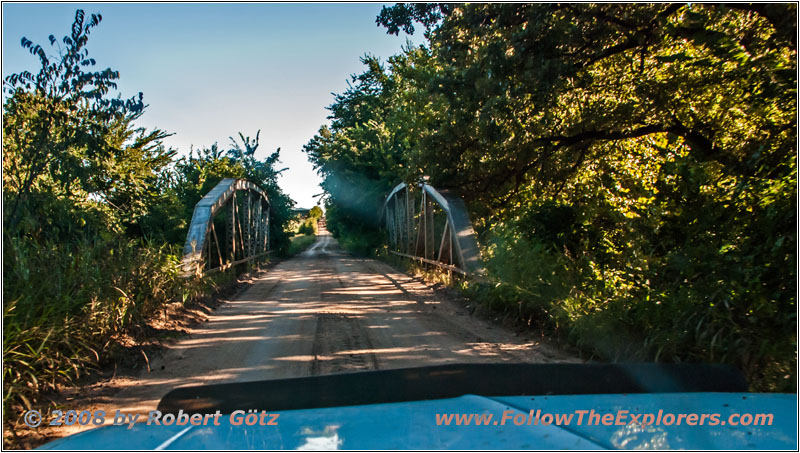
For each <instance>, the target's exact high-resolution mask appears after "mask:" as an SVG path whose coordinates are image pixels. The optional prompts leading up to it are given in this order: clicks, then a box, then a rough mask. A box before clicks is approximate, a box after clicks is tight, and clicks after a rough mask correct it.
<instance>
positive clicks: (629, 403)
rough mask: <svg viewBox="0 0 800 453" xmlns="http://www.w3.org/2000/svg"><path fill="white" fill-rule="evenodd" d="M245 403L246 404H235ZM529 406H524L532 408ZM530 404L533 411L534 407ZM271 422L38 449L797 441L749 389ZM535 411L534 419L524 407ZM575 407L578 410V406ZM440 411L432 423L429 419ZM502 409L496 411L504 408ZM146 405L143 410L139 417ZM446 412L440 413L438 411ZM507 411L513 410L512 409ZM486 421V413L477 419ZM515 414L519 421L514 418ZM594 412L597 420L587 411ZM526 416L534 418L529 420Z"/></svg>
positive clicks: (88, 438)
mask: <svg viewBox="0 0 800 453" xmlns="http://www.w3.org/2000/svg"><path fill="white" fill-rule="evenodd" d="M242 409H247V408H242ZM591 410H594V411H595V413H597V414H601V415H602V414H615V415H616V414H618V412H619V411H625V410H627V411H629V413H634V414H647V413H652V414H658V413H659V411H661V412H662V414H668V413H671V414H674V416H677V415H678V414H689V413H696V414H711V413H717V414H719V420H720V422H719V423H718V424H717V425H716V426H711V425H710V421H709V420H708V419H707V420H706V422H705V424H704V425H703V426H700V425H697V424H695V425H694V426H693V425H689V424H687V423H686V421H685V419H684V421H683V423H681V424H680V425H678V424H676V423H674V422H673V423H671V424H669V425H667V424H666V420H667V419H666V418H665V419H664V421H662V423H661V424H649V425H642V424H639V423H631V424H621V425H611V426H607V425H603V424H602V423H594V424H589V423H588V414H587V415H586V419H584V420H583V423H582V424H580V425H578V424H577V415H575V416H573V419H572V420H571V423H570V425H569V426H566V425H563V424H562V426H557V425H555V424H548V425H545V424H543V422H544V421H545V420H546V417H543V414H545V413H549V414H569V413H573V414H575V413H576V412H575V411H586V412H589V411H591ZM531 411H533V412H531ZM537 411H538V412H537ZM276 413H277V414H279V416H278V417H277V418H276V419H275V420H274V422H275V423H277V425H274V426H259V425H255V426H245V425H238V426H235V425H233V424H231V420H230V416H229V415H222V416H221V417H220V418H219V426H213V425H211V424H209V425H208V426H202V425H201V426H191V425H183V426H175V425H173V426H147V425H146V424H144V423H138V424H136V425H134V426H133V427H132V428H130V429H128V428H127V427H126V426H104V427H100V428H96V429H92V430H89V431H85V432H82V433H78V434H75V435H73V436H70V437H66V438H63V439H59V440H56V441H53V442H51V443H49V444H46V445H44V446H42V447H40V449H45V450H48V449H50V450H57V449H70V450H95V449H97V450H106V449H112V450H113V449H117V450H118V449H136V450H150V449H167V450H173V449H176V450H205V449H224V450H253V449H264V450H275V449H290V450H294V449H302V450H305V449H324V450H338V449H342V450H345V449H357V450H374V449H392V450H394V449H397V450H476V449H477V450H534V449H559V450H561V449H581V450H594V449H693V450H704V449H722V450H737V449H757V450H776V449H778V450H779V449H785V450H796V449H797V431H796V428H797V395H794V394H754V393H709V392H700V393H661V394H603V395H554V396H507V397H481V396H475V395H464V396H461V397H457V398H448V399H439V400H427V401H411V402H401V403H389V404H370V405H363V406H345V407H329V408H321V409H302V410H287V411H280V412H276ZM536 413H538V414H539V418H535V416H534V415H533V414H536ZM578 413H580V412H578ZM437 414H439V417H438V419H439V423H437ZM448 414H477V415H476V416H474V417H477V416H480V415H484V414H492V420H491V421H489V422H488V424H482V425H480V426H476V419H475V418H472V419H471V422H470V424H469V425H467V424H465V420H464V419H462V420H461V424H460V425H459V424H457V423H456V420H455V417H453V418H451V419H450V424H449V425H448V424H446V416H447V415H448ZM732 414H752V415H755V414H772V423H771V425H764V426H755V425H754V424H751V425H749V426H742V425H741V424H739V425H736V426H732V425H731V424H728V423H727V422H726V420H728V419H729V417H730V416H731V415H732ZM504 416H505V420H503V417H504ZM145 417H146V414H145V415H143V416H142V418H145ZM442 417H445V418H442ZM515 417H516V418H515ZM483 420H484V422H485V420H486V419H485V418H484V419H483ZM514 420H516V421H517V422H521V423H520V424H519V425H517V424H515V422H514ZM595 421H596V420H595ZM534 422H535V423H534Z"/></svg>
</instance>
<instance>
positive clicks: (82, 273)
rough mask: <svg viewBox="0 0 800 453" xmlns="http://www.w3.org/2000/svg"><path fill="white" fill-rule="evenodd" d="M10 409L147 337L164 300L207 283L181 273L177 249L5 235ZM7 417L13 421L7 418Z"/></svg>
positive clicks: (184, 297)
mask: <svg viewBox="0 0 800 453" xmlns="http://www.w3.org/2000/svg"><path fill="white" fill-rule="evenodd" d="M4 246H5V247H4V252H3V253H4V257H3V258H4V260H5V264H4V268H3V274H4V285H3V321H4V326H3V337H4V341H3V362H4V366H3V377H4V386H3V407H4V412H5V413H6V414H9V413H10V411H9V408H10V407H12V406H14V405H18V404H19V405H22V406H24V407H26V408H30V407H32V406H33V405H34V404H36V403H37V401H38V399H39V397H40V395H41V394H42V393H43V392H46V391H49V390H57V389H58V388H59V386H61V385H66V384H70V383H72V382H74V381H75V379H77V378H79V377H81V376H82V375H84V374H86V373H87V370H89V369H91V368H93V367H96V366H98V365H102V364H104V363H106V362H108V361H109V360H112V359H113V357H114V349H115V347H116V346H115V345H116V344H117V342H118V341H119V340H120V339H121V338H123V337H124V336H130V337H133V338H137V339H138V338H140V337H141V336H142V335H143V333H144V327H145V324H146V322H147V320H148V319H150V318H151V317H152V316H154V315H155V314H156V313H158V311H159V310H160V309H162V308H163V307H164V306H165V304H167V303H170V302H175V301H183V302H186V301H188V300H190V299H191V298H193V297H195V296H196V295H198V294H200V293H201V292H203V291H205V285H206V283H205V282H203V281H199V280H187V279H184V278H182V277H181V276H180V274H179V271H180V269H179V264H180V263H179V258H178V256H180V255H179V252H180V251H179V250H178V249H177V247H174V246H168V245H161V246H155V245H152V244H148V243H146V242H142V241H135V240H118V241H110V242H107V241H102V240H98V241H93V242H89V241H85V242H75V243H72V244H69V245H64V244H60V243H56V242H40V241H37V242H34V241H31V240H28V239H23V238H19V237H8V236H5V237H4ZM5 421H7V420H5Z"/></svg>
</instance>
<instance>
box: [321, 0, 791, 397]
mask: <svg viewBox="0 0 800 453" xmlns="http://www.w3.org/2000/svg"><path fill="white" fill-rule="evenodd" d="M795 17H796V7H795V5H789V4H784V5H777V4H775V5H749V4H738V5H722V4H709V5H705V4H469V5H444V6H442V5H436V4H408V5H406V4H400V5H396V6H393V7H389V8H384V10H383V11H382V12H381V15H380V16H379V17H378V20H377V21H378V23H379V24H382V25H384V26H386V28H387V32H388V33H395V34H396V33H399V31H401V30H402V31H406V32H413V24H414V22H415V21H416V22H419V23H421V24H422V25H423V26H424V27H425V30H426V32H425V35H426V37H427V38H428V43H427V44H425V45H421V46H417V47H409V48H407V49H404V51H403V53H402V54H400V55H396V56H393V57H391V58H389V60H388V62H387V65H386V66H383V65H382V64H381V63H380V62H378V61H377V60H375V59H373V58H365V60H364V62H365V65H366V69H365V71H364V72H363V73H362V74H360V75H357V76H354V78H353V82H354V85H351V87H350V88H349V89H348V90H347V91H346V92H345V93H344V94H342V95H338V96H336V98H335V100H334V103H333V105H332V106H331V107H330V110H331V120H332V121H331V126H330V128H323V129H322V130H321V131H320V133H319V134H318V135H317V136H316V137H314V139H312V140H311V141H310V142H309V144H308V145H307V146H306V151H307V152H308V154H309V157H310V159H311V161H312V162H313V163H314V164H315V165H316V166H317V168H318V169H319V170H320V172H321V174H322V175H323V176H324V177H325V183H324V188H325V189H326V191H327V192H328V193H329V194H330V195H329V199H328V200H329V201H328V202H329V204H330V205H329V207H328V217H329V228H330V229H331V231H333V232H334V233H338V234H339V235H342V236H344V235H347V234H349V233H348V232H351V233H356V234H359V235H360V234H363V233H362V231H364V230H365V229H369V228H368V227H369V226H372V225H374V222H375V219H376V217H377V214H376V213H377V212H378V209H377V208H378V207H379V204H380V202H382V199H381V195H385V194H386V193H387V188H389V187H391V186H392V185H394V184H395V183H397V182H399V181H406V182H414V181H416V180H418V179H419V178H421V177H422V176H428V177H429V178H430V183H431V184H432V185H434V186H436V187H439V188H446V189H454V190H457V191H459V192H460V193H461V194H462V195H463V196H464V198H465V199H466V200H467V201H468V204H469V206H470V209H471V211H472V218H473V221H474V223H475V224H476V227H477V229H478V231H479V233H480V234H481V239H482V243H483V246H484V256H485V257H486V258H487V260H488V265H489V267H490V270H492V273H493V276H494V278H496V279H497V280H498V283H500V284H501V287H505V286H503V285H508V288H512V289H513V290H509V291H505V290H503V291H505V292H502V291H499V290H498V291H496V292H494V293H491V292H490V293H486V294H483V297H487V298H496V299H497V301H498V302H497V303H498V304H499V305H502V306H506V307H507V309H514V310H517V311H518V312H519V315H520V316H521V317H524V318H526V319H527V320H529V321H531V322H532V321H533V320H538V322H540V323H543V324H546V325H548V326H549V327H550V328H552V329H555V330H557V331H560V332H564V333H565V335H567V336H568V337H569V338H571V339H572V341H574V342H575V343H577V344H580V345H581V346H582V347H583V348H584V349H585V350H588V351H591V352H592V353H594V354H596V355H599V356H603V357H609V358H614V357H622V356H627V357H629V358H640V359H641V358H644V357H648V358H657V359H659V360H714V361H725V362H729V363H735V364H737V365H739V366H740V367H741V368H742V369H744V370H745V371H746V372H747V373H748V376H749V377H750V378H751V379H752V380H753V381H754V382H756V383H757V384H756V385H759V386H762V387H759V388H785V386H788V387H792V386H793V384H792V383H791V382H793V381H792V378H791V375H792V373H793V370H794V365H793V363H794V354H795V353H794V351H795V349H796V336H795V333H794V332H795V327H796V319H795V317H794V313H795V303H796V301H795V292H796V265H795V261H796V253H795V249H796V235H795V229H796V214H795V211H796V195H797V194H796V182H797V162H796V140H797V125H796V115H797V103H796V96H797V92H796V85H797V79H796V42H795V35H796V29H795V21H794V20H789V19H787V18H795ZM362 207H367V209H365V210H364V211H365V212H364V213H363V215H362V216H357V215H355V213H356V212H358V210H359V209H360V208H362ZM374 244H377V242H375V243H374ZM374 244H373V245H374ZM533 259H537V260H549V261H551V262H552V263H557V265H555V267H552V266H532V265H531V264H530V263H531V260H533ZM556 288H557V290H556ZM601 326H603V327H602V328H601ZM602 329H606V330H605V331H603V330H602ZM612 332H614V333H613V334H612ZM600 335H605V336H610V337H613V336H614V335H616V336H617V338H619V339H620V340H619V341H612V340H603V341H600V340H599V339H598V337H599V336H600ZM632 345H635V346H632ZM787 376H788V377H787Z"/></svg>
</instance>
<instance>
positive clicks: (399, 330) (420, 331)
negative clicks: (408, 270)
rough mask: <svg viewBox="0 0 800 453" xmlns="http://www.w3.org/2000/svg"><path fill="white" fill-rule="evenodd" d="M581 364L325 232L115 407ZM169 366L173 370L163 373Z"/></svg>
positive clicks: (194, 334) (136, 409)
mask: <svg viewBox="0 0 800 453" xmlns="http://www.w3.org/2000/svg"><path fill="white" fill-rule="evenodd" d="M562 361H575V360H574V359H572V358H570V357H569V356H567V355H565V354H563V353H561V352H559V351H557V350H556V349H554V348H552V347H550V346H548V345H545V344H540V343H539V342H537V341H536V340H532V339H529V338H528V339H526V338H525V337H518V336H516V335H515V334H514V333H513V332H510V331H507V330H505V329H503V328H501V327H498V326H493V325H491V324H489V323H487V322H485V321H481V320H479V319H477V318H475V317H473V316H470V315H469V313H468V312H467V309H466V308H464V307H462V306H460V305H459V304H457V303H454V302H451V301H448V300H444V298H442V297H437V296H436V292H435V291H433V290H431V289H430V288H429V287H428V286H427V285H425V284H424V283H422V282H421V281H419V280H417V279H414V278H412V277H410V276H408V275H406V274H404V273H401V272H398V271H397V270H395V269H393V268H391V267H390V266H388V265H386V264H384V263H382V262H379V261H375V260H372V259H365V258H355V257H352V256H350V255H348V254H347V253H345V252H343V251H342V250H341V249H340V248H339V246H338V244H337V243H336V240H335V239H334V238H333V237H331V236H330V235H329V234H328V233H327V232H325V231H322V232H321V234H320V235H318V236H317V241H316V242H315V243H314V244H313V246H312V247H310V248H309V249H308V250H306V251H305V252H303V253H301V254H300V255H299V256H297V257H295V258H292V259H289V260H286V261H284V262H282V263H280V264H278V265H277V266H275V267H273V268H272V269H270V270H269V271H268V272H265V273H263V274H262V275H260V276H259V277H258V278H256V279H255V281H254V282H253V284H252V285H251V286H250V287H248V288H247V289H246V290H244V291H243V292H241V293H240V294H239V295H238V296H236V297H235V298H234V299H233V300H231V301H229V302H228V303H226V304H224V305H222V306H221V307H219V308H218V309H217V310H216V311H215V312H214V313H213V314H211V315H210V316H209V319H208V321H207V322H205V323H202V324H200V325H199V326H197V327H196V328H194V329H192V331H191V334H190V335H189V336H188V337H186V338H184V339H182V340H180V341H178V342H176V343H175V344H173V345H172V346H171V347H170V348H169V349H168V350H167V352H166V353H165V354H164V355H163V356H162V357H160V358H158V359H154V360H152V361H151V369H152V371H151V372H147V371H143V372H142V374H141V375H140V376H139V378H138V379H137V380H135V382H133V383H132V385H129V386H126V388H125V389H124V390H122V391H120V392H119V393H118V394H117V395H116V396H115V397H113V398H112V402H111V404H109V408H110V409H123V410H125V411H128V412H132V413H146V412H147V411H150V410H153V409H155V408H156V406H157V404H158V401H159V400H160V399H161V397H162V396H163V395H164V394H166V393H167V392H168V391H169V390H172V389H173V388H175V387H179V386H187V385H203V384H218V383H227V382H245V381H257V380H264V379H279V378H289V377H302V376H311V375H323V374H331V373H340V372H353V371H363V370H373V369H388V368H403V367H413V366H423V365H435V364H444V363H478V362H516V363H519V362H528V363H542V362H562ZM162 367H163V369H162Z"/></svg>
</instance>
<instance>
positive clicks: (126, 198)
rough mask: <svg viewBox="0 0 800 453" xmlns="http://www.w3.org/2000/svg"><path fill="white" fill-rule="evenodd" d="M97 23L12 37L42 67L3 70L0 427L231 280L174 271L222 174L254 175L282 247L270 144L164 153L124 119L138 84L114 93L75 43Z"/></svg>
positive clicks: (79, 20) (159, 138)
mask: <svg viewBox="0 0 800 453" xmlns="http://www.w3.org/2000/svg"><path fill="white" fill-rule="evenodd" d="M100 21H101V17H100V16H99V15H94V14H93V15H86V14H84V12H83V11H80V10H79V11H77V13H76V16H75V21H74V23H73V25H72V30H71V31H72V32H71V34H70V36H66V37H64V38H63V39H62V40H56V38H55V37H54V36H50V49H52V50H53V51H52V52H48V51H47V50H46V47H45V46H40V45H37V44H34V43H33V42H31V41H30V40H27V39H25V38H23V39H22V46H23V47H25V48H27V49H29V50H30V52H31V54H32V55H33V56H34V57H36V58H37V59H38V60H39V62H40V63H41V69H40V71H39V72H38V73H29V72H22V73H19V74H14V75H11V76H9V77H7V78H6V79H5V80H4V86H3V89H4V94H5V97H4V103H3V206H4V216H3V260H4V265H3V408H4V414H5V419H4V420H3V422H4V424H6V426H7V427H8V426H13V423H14V422H15V421H16V419H17V417H18V416H20V414H21V413H22V412H21V409H22V408H31V407H33V406H36V407H39V406H38V405H40V404H46V400H42V395H46V392H47V391H50V390H57V389H58V388H59V387H61V386H63V385H69V384H70V383H73V382H75V380H76V379H77V378H79V377H81V376H84V375H86V374H87V373H88V372H89V370H91V369H92V368H95V367H98V366H103V365H107V364H109V363H111V362H113V361H114V360H116V359H117V358H119V356H120V354H122V353H123V352H124V350H125V347H126V345H128V346H129V343H126V342H129V341H130V340H133V342H134V343H135V342H136V340H138V339H142V338H143V337H145V336H147V335H149V331H148V329H147V323H148V321H149V320H150V319H151V318H152V317H153V316H155V315H157V314H158V313H159V312H160V311H161V310H162V309H163V308H164V307H165V306H166V305H167V304H170V303H174V302H181V303H186V302H188V301H190V300H192V299H193V298H195V297H198V296H200V295H202V294H205V293H208V292H209V291H213V290H215V288H217V287H219V286H220V285H222V284H224V282H225V281H228V280H231V279H232V278H233V277H235V275H231V273H230V272H229V273H224V272H223V273H220V274H217V275H216V276H215V277H214V279H209V278H205V279H186V278H183V277H182V276H181V275H180V272H179V264H180V259H181V256H182V247H183V242H184V241H185V238H186V229H187V228H188V222H189V220H190V219H191V214H192V211H193V209H194V205H195V204H196V203H197V201H199V200H200V198H201V197H202V196H203V195H205V193H206V192H208V191H209V190H210V189H211V188H213V187H214V186H215V185H216V184H217V183H218V182H219V181H220V180H221V179H223V178H226V177H235V178H247V179H249V180H251V181H253V182H255V183H256V184H258V185H260V186H261V187H262V188H263V189H264V190H265V191H266V192H267V194H268V196H269V199H270V202H271V209H270V214H271V216H272V217H271V220H270V225H271V231H270V238H271V241H272V242H271V245H270V246H271V249H272V250H274V251H276V253H277V254H285V253H286V252H287V251H288V250H289V247H290V240H289V235H288V233H287V232H285V231H284V225H285V223H286V221H287V220H288V219H289V217H290V214H291V208H292V206H293V202H292V201H291V199H289V197H288V196H286V195H285V194H283V192H281V190H280V188H279V187H278V185H277V176H278V174H279V173H280V171H279V170H276V168H275V166H276V164H277V163H278V156H279V153H278V151H276V152H275V153H273V154H271V155H269V157H267V158H266V159H265V160H263V161H259V160H257V159H256V158H255V152H256V149H257V148H258V134H256V137H255V139H251V138H249V137H245V136H244V135H242V134H239V136H238V138H237V139H231V145H230V147H228V148H227V149H222V148H220V147H218V146H217V145H216V144H215V145H213V146H212V147H211V148H208V149H201V150H199V151H192V152H190V153H189V154H188V155H187V156H185V157H181V158H176V156H177V151H176V150H173V149H167V148H166V147H165V146H164V144H163V139H164V138H166V137H167V136H168V135H169V134H168V133H166V132H164V131H162V130H145V129H142V128H139V127H137V126H136V120H137V119H138V118H139V116H140V115H141V114H142V112H143V111H144V109H145V107H146V106H145V104H144V102H143V95H142V94H141V93H139V94H138V95H137V96H134V97H132V98H130V99H123V98H121V97H116V96H112V92H113V91H114V90H115V89H116V82H115V81H116V80H117V79H118V78H119V74H118V73H117V72H116V71H113V70H112V69H110V68H109V69H102V70H97V69H96V66H97V65H98V62H96V61H95V60H94V59H93V58H91V57H90V56H89V53H88V51H87V47H86V46H87V42H88V39H89V35H90V33H91V31H92V29H93V28H94V27H96V26H98V25H99V23H100ZM59 47H60V50H58V49H59ZM245 267H246V266H240V268H239V269H238V270H239V271H241V270H244V268H245ZM233 272H236V271H235V270H234V271H233ZM12 408H15V410H10V409H12ZM16 409H19V410H16ZM9 423H10V425H9Z"/></svg>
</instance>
